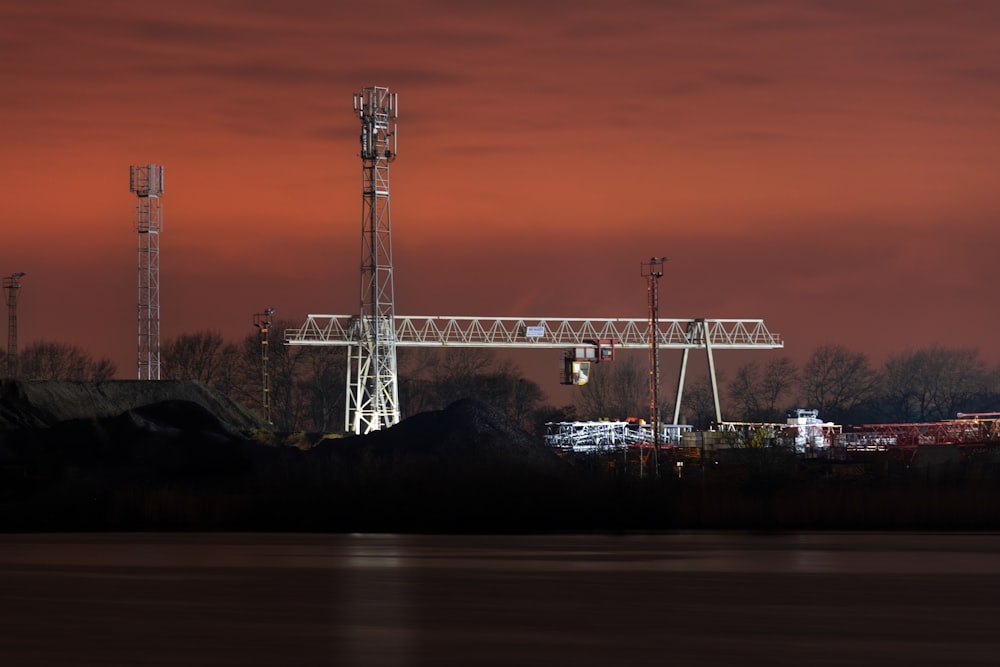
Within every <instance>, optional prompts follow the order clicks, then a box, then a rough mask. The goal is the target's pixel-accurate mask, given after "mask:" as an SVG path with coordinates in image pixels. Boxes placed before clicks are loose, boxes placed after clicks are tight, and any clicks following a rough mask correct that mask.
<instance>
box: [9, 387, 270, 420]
mask: <svg viewBox="0 0 1000 667" xmlns="http://www.w3.org/2000/svg"><path fill="white" fill-rule="evenodd" d="M162 401H188V402H191V403H196V404H198V405H200V406H201V407H202V408H204V409H205V410H207V411H208V412H209V413H211V414H213V415H215V416H216V417H217V418H218V419H219V421H220V422H221V423H222V424H224V425H225V426H226V428H227V429H230V430H233V431H237V432H238V431H246V430H250V429H254V428H260V427H261V426H262V422H261V421H260V418H259V417H257V416H256V415H254V414H253V413H251V412H249V411H248V410H246V409H245V408H243V407H242V406H240V405H237V404H236V403H234V402H233V401H231V400H229V399H228V398H226V397H225V396H223V395H221V394H219V393H217V392H214V391H212V390H211V389H209V388H208V387H206V386H205V385H203V384H201V383H200V382H194V381H190V380H156V381H150V380H110V381H107V382H83V381H72V380H4V381H3V382H2V383H0V430H9V429H17V428H39V427H48V426H53V425H55V424H57V423H59V422H63V421H67V420H71V419H103V418H108V417H116V416H118V415H120V414H122V413H124V412H126V411H128V410H132V409H135V408H139V407H143V406H147V405H151V404H154V403H159V402H162Z"/></svg>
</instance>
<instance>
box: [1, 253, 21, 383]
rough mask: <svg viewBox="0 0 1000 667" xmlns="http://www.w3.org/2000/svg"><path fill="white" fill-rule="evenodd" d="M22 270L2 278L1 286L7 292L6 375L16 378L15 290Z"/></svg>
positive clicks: (19, 281) (19, 283)
mask: <svg viewBox="0 0 1000 667" xmlns="http://www.w3.org/2000/svg"><path fill="white" fill-rule="evenodd" d="M23 277H24V272H23V271H18V272H17V273H12V274H11V275H9V276H7V277H6V278H4V279H3V288H4V290H6V292H7V377H8V378H10V379H12V380H13V379H16V378H17V376H18V371H19V369H18V363H17V292H18V290H20V289H21V278H23Z"/></svg>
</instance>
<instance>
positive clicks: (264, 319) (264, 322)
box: [253, 308, 277, 424]
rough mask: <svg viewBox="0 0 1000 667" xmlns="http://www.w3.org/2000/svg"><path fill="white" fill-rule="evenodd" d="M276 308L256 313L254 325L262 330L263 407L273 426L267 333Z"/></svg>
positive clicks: (268, 421) (265, 415)
mask: <svg viewBox="0 0 1000 667" xmlns="http://www.w3.org/2000/svg"><path fill="white" fill-rule="evenodd" d="M276 312H277V309H276V308H265V309H264V312H263V313H255V314H254V316H253V325H254V326H255V327H257V328H258V329H259V330H260V372H261V393H262V397H261V407H262V408H263V410H264V420H265V421H266V422H267V423H268V424H271V423H273V422H272V421H271V381H270V376H269V375H268V371H267V352H268V347H267V333H268V331H270V329H271V315H274V313H276Z"/></svg>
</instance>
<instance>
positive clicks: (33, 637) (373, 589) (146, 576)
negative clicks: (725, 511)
mask: <svg viewBox="0 0 1000 667" xmlns="http://www.w3.org/2000/svg"><path fill="white" fill-rule="evenodd" d="M998 549H1000V536H997V535H992V534H916V533H900V534H888V533H791V534H776V535H754V534H741V533H690V534H671V535H617V536H611V535H595V536H572V535H567V536H414V535H279V534H107V535H2V536H0V599H2V600H3V602H4V604H3V605H0V623H2V625H0V627H3V628H4V630H3V632H2V633H0V664H4V665H18V666H22V665H24V666H31V665H102V667H103V666H105V665H119V664H120V665H138V664H157V665H174V664H176V665H192V664H198V665H244V666H245V665H435V666H436V667H437V666H439V665H463V666H465V665H505V666H508V665H519V664H541V665H545V664H560V665H561V664H573V665H617V664H628V665H646V664H648V665H654V664H655V665H661V664H664V663H665V662H667V661H669V662H672V663H674V664H695V663H697V664H700V665H731V664H734V663H736V662H740V663H749V664H770V665H801V664H830V665H833V664H837V665H843V664H852V665H858V664H872V665H875V664H879V665H885V664H899V663H900V662H903V661H905V662H906V664H907V665H911V666H912V665H919V664H987V663H989V662H991V661H993V660H995V656H996V655H997V654H998V649H1000V633H997V632H996V631H995V627H994V623H995V620H996V619H997V618H1000V596H998V595H997V593H1000V557H998V556H997V554H998ZM977 661H981V662H977Z"/></svg>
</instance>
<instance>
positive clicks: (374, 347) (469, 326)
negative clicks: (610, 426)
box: [284, 86, 784, 434]
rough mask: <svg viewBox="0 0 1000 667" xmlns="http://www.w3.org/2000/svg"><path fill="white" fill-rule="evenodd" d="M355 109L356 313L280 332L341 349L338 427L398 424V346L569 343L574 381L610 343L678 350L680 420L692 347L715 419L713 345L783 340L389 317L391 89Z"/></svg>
mask: <svg viewBox="0 0 1000 667" xmlns="http://www.w3.org/2000/svg"><path fill="white" fill-rule="evenodd" d="M354 110H355V113H357V114H358V116H359V118H360V120H361V163H362V222H361V304H360V305H361V308H360V312H359V314H356V315H319V314H316V315H309V316H308V317H307V318H306V321H305V323H303V325H302V326H301V327H298V328H294V329H286V330H285V332H284V341H285V343H286V344H289V345H319V346H327V345H331V346H346V347H347V349H348V363H347V405H346V409H345V420H344V421H345V425H344V430H345V431H348V432H353V433H356V434H362V433H368V432H371V431H376V430H379V429H382V428H388V427H390V426H392V425H394V424H396V423H397V422H398V421H399V418H400V410H399V404H398V403H399V401H398V395H399V394H398V381H397V377H396V348H397V347H443V346H447V347H494V348H495V347H501V348H526V349H530V348H561V349H564V350H565V349H567V348H569V349H571V350H572V352H571V353H570V354H568V355H567V356H566V361H567V369H566V374H567V376H569V377H572V376H573V374H574V372H575V373H576V377H578V378H585V377H586V374H587V371H589V364H590V363H591V361H594V362H597V361H600V360H601V359H605V358H610V357H611V356H613V351H614V349H615V348H616V347H617V348H622V349H629V348H643V349H648V350H650V353H651V354H656V352H657V350H659V349H660V348H667V349H679V350H683V360H682V364H681V373H680V377H679V380H678V390H677V401H676V404H675V411H674V424H677V420H678V419H679V416H680V412H679V410H680V403H681V394H682V387H683V385H684V379H685V378H684V375H685V370H686V368H687V360H688V353H689V352H690V350H692V349H704V350H705V351H706V354H707V355H708V359H709V368H710V370H711V376H712V377H711V380H712V389H713V394H714V398H715V409H716V417H717V420H718V421H721V420H722V416H721V413H720V410H719V399H718V383H717V381H716V378H715V371H714V361H713V357H712V352H713V350H717V349H742V350H747V349H775V348H781V347H783V346H784V344H783V343H782V341H781V339H780V337H779V336H777V335H775V334H772V333H771V332H769V331H768V330H767V327H766V326H765V325H764V322H763V320H759V319H758V320H745V319H705V318H693V319H666V320H659V319H658V316H657V317H656V322H655V324H654V322H653V316H652V315H651V317H650V319H628V318H606V319H594V318H529V317H467V316H462V317H441V316H435V317H428V316H398V315H396V314H395V305H394V297H393V273H392V243H391V240H392V239H391V226H390V219H389V218H390V216H389V164H390V163H391V162H392V161H393V160H395V158H396V118H397V113H398V110H399V104H398V100H397V97H396V94H395V93H390V92H389V89H388V88H384V87H379V86H371V87H367V88H364V89H363V90H362V92H361V93H356V94H355V95H354ZM651 268H653V269H657V267H655V266H654V267H651ZM658 269H659V270H661V269H662V264H661V265H660V266H659V267H658ZM578 383H580V382H578Z"/></svg>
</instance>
